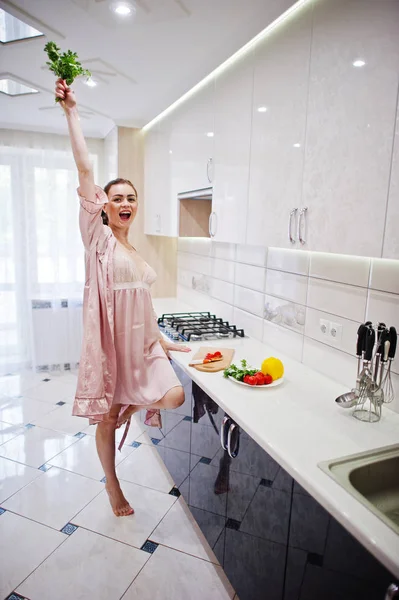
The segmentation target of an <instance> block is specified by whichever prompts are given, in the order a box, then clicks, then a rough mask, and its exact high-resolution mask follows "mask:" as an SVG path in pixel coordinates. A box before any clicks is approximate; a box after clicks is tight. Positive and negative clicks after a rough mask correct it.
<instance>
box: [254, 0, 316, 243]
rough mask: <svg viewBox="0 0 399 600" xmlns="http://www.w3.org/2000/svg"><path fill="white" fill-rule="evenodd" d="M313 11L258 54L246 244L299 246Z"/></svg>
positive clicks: (291, 22) (307, 11) (298, 17)
mask: <svg viewBox="0 0 399 600" xmlns="http://www.w3.org/2000/svg"><path fill="white" fill-rule="evenodd" d="M311 34H312V7H311V5H308V6H307V7H306V9H303V10H301V11H299V12H298V13H295V14H294V15H292V16H291V17H290V19H289V21H288V23H286V26H285V27H284V28H278V29H276V30H275V31H273V32H272V33H271V35H269V36H268V37H267V38H266V39H265V40H263V41H262V42H261V43H260V44H258V46H257V47H256V50H255V72H254V93H253V106H252V133H251V162H250V180H249V202H248V217H247V243H248V244H255V245H263V246H266V245H268V246H278V247H283V248H284V247H288V248H291V247H293V248H295V247H297V246H298V225H299V213H300V210H301V208H302V199H301V193H302V178H303V163H304V146H305V132H306V109H307V99H308V84H309V61H310V45H311Z"/></svg>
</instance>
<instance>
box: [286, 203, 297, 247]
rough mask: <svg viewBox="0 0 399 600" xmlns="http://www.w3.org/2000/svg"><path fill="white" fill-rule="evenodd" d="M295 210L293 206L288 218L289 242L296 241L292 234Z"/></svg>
mask: <svg viewBox="0 0 399 600" xmlns="http://www.w3.org/2000/svg"><path fill="white" fill-rule="evenodd" d="M297 212H298V209H297V208H293V209H292V211H291V212H290V220H289V224H288V237H289V240H290V242H291V244H295V242H296V239H295V238H294V237H293V236H292V220H293V218H294V217H295V216H296V213H297Z"/></svg>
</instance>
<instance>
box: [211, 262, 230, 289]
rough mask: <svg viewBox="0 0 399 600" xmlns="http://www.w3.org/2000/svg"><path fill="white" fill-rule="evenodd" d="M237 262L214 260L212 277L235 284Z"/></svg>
mask: <svg viewBox="0 0 399 600" xmlns="http://www.w3.org/2000/svg"><path fill="white" fill-rule="evenodd" d="M235 266H236V264H235V262H233V261H231V260H223V259H222V258H214V259H213V260H212V277H213V278H214V279H221V280H222V281H229V282H230V283H234V272H235Z"/></svg>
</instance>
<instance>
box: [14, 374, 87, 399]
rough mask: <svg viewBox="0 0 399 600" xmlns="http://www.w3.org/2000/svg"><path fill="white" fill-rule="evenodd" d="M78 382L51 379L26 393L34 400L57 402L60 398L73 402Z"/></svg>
mask: <svg viewBox="0 0 399 600" xmlns="http://www.w3.org/2000/svg"><path fill="white" fill-rule="evenodd" d="M75 392H76V384H75V383H73V382H71V381H63V380H62V378H60V379H51V380H50V381H47V382H42V383H40V384H39V385H36V386H35V387H33V388H31V389H29V390H27V391H26V395H27V396H28V397H29V398H33V399H34V400H40V401H41V402H50V403H51V404H56V403H57V402H60V400H64V401H68V402H72V401H73V398H74V397H75Z"/></svg>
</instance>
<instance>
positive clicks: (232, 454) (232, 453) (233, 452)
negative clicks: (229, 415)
mask: <svg viewBox="0 0 399 600" xmlns="http://www.w3.org/2000/svg"><path fill="white" fill-rule="evenodd" d="M236 429H237V425H236V424H235V423H232V424H231V425H230V427H229V433H228V436H227V452H228V453H229V456H230V458H237V456H238V452H239V450H240V431H238V432H237V441H236V444H235V448H234V450H232V448H231V440H232V437H233V433H234V431H235V430H236Z"/></svg>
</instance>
